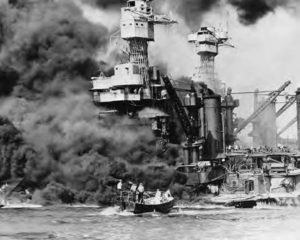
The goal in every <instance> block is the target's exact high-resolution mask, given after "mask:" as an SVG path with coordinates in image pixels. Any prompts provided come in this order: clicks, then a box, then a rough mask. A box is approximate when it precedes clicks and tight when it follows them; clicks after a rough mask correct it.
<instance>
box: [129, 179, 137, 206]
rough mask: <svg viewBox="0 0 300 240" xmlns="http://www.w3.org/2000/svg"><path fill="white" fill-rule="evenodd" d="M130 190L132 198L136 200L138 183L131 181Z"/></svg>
mask: <svg viewBox="0 0 300 240" xmlns="http://www.w3.org/2000/svg"><path fill="white" fill-rule="evenodd" d="M130 191H131V192H132V200H133V202H136V191H137V185H136V184H135V183H131V187H130Z"/></svg>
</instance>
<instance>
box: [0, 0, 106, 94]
mask: <svg viewBox="0 0 300 240" xmlns="http://www.w3.org/2000/svg"><path fill="white" fill-rule="evenodd" d="M21 2H22V5H21V7H18V8H15V7H9V6H8V5H6V4H2V5H1V8H0V16H1V29H2V32H3V35H2V45H1V56H0V73H2V75H4V78H1V80H0V81H1V86H4V88H1V90H2V89H4V90H5V91H4V92H3V94H7V92H8V91H9V90H13V92H14V95H17V96H22V97H24V96H25V97H27V98H28V97H30V98H32V97H33V96H35V97H37V96H38V97H47V96H48V95H53V94H60V93H62V92H63V91H64V90H66V89H68V90H70V91H72V92H76V91H80V90H81V91H82V90H84V89H85V90H86V89H88V87H89V86H88V82H87V81H82V80H83V79H88V78H89V77H90V76H91V74H93V73H94V72H95V70H96V68H97V63H96V62H95V61H94V60H93V57H94V55H95V49H98V48H100V47H101V46H104V44H105V42H106V36H107V31H106V29H105V28H104V27H102V26H96V25H93V24H91V23H90V22H88V21H87V20H85V19H84V18H83V16H82V13H81V11H80V9H78V8H77V7H76V6H75V5H74V4H73V3H72V2H71V1H60V2H56V1H55V2H54V1H37V2H34V1H33V2H32V1H31V2H28V3H27V2H26V1H18V4H17V6H20V5H19V4H21ZM26 4H29V5H30V8H29V7H28V5H26ZM11 75H13V76H11ZM7 76H8V77H9V79H10V80H7ZM10 76H11V77H10ZM12 86H13V88H12ZM1 90H0V92H1Z"/></svg>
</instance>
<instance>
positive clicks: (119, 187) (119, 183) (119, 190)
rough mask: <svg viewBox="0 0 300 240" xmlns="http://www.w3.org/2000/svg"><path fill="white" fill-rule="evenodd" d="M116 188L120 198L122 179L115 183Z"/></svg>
mask: <svg viewBox="0 0 300 240" xmlns="http://www.w3.org/2000/svg"><path fill="white" fill-rule="evenodd" d="M117 190H118V192H119V194H120V198H122V179H120V180H119V182H118V184H117Z"/></svg>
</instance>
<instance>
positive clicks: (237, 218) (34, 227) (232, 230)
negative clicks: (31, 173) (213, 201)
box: [0, 206, 300, 240]
mask: <svg viewBox="0 0 300 240" xmlns="http://www.w3.org/2000/svg"><path fill="white" fill-rule="evenodd" d="M299 238H300V208H296V207H287V208H286V207H269V206H266V207H265V206H260V207H257V208H255V209H234V208H220V207H211V206H193V208H189V209H187V208H184V207H183V208H181V209H175V210H174V211H173V212H172V213H170V214H167V215H162V214H158V213H149V214H144V215H138V216H137V215H133V214H131V213H119V212H118V211H117V209H116V208H112V207H111V208H104V209H99V208H96V207H49V208H44V207H42V208H28V209H24V208H22V209H20V208H19V209H17V208H6V209H0V239H1V240H19V239H22V240H23V239H24V240H45V239H59V240H83V239H91V240H96V239H97V240H102V239H107V240H119V239H122V240H135V239H157V240H171V239H180V240H185V239H186V240H192V239H201V240H202V239H239V240H241V239H253V240H254V239H272V240H276V239H280V240H282V239H284V240H288V239H299Z"/></svg>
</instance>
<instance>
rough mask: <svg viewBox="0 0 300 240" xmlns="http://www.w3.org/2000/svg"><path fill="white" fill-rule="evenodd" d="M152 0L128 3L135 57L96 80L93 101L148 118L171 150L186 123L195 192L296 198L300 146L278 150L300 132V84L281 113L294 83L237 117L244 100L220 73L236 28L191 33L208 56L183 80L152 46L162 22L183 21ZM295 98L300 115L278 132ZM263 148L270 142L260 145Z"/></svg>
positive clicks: (243, 198) (126, 27) (249, 202)
mask: <svg viewBox="0 0 300 240" xmlns="http://www.w3.org/2000/svg"><path fill="white" fill-rule="evenodd" d="M151 2H152V1H146V0H129V1H127V6H124V7H123V8H122V9H121V21H120V33H121V36H120V37H121V39H123V41H124V42H125V43H126V44H127V48H126V49H125V51H124V52H126V55H127V59H128V62H126V63H122V64H119V65H116V66H115V67H114V74H113V75H112V76H109V77H107V76H105V75H104V74H103V73H100V76H98V77H93V78H92V81H91V83H92V88H91V93H92V99H93V101H94V103H95V105H97V106H99V107H101V111H100V110H99V117H100V118H101V117H105V116H106V115H107V114H117V115H128V116H129V117H130V118H137V119H140V120H142V119H147V120H148V122H149V127H151V128H152V130H153V132H154V133H155V136H156V137H157V141H158V143H159V145H161V146H162V148H163V149H166V148H167V147H168V143H172V141H173V138H172V135H174V132H173V131H174V127H173V128H172V124H173V125H174V124H175V125H176V124H177V125H178V123H180V127H181V132H182V134H183V135H184V137H185V139H186V141H185V142H182V143H181V145H182V148H183V152H184V162H182V163H178V164H177V166H176V171H178V172H179V173H181V174H184V175H185V176H186V178H187V181H186V184H185V185H186V186H187V187H189V188H191V189H192V191H193V192H194V193H196V194H199V193H200V192H202V193H203V192H205V193H210V194H213V195H216V196H213V197H209V198H208V197H205V198H206V201H207V202H209V203H215V204H224V205H226V206H232V205H233V206H236V207H253V206H255V205H256V204H257V203H258V202H267V203H277V204H281V205H283V204H285V203H286V202H288V201H289V199H292V200H291V202H292V203H294V204H295V202H296V200H297V199H298V195H299V193H298V189H299V186H300V185H299V183H300V169H299V168H298V167H299V163H298V160H299V157H298V156H297V152H296V151H294V152H290V153H286V152H285V151H279V152H276V151H277V150H278V149H277V145H278V144H279V141H280V135H281V134H282V133H283V132H284V131H285V130H286V129H288V128H289V127H290V126H291V125H292V124H294V123H295V122H298V139H299V138H300V125H299V122H300V90H299V89H298V90H297V92H296V95H293V96H292V97H291V98H290V99H287V102H286V104H285V105H284V106H283V107H282V108H281V109H279V110H278V111H277V112H276V108H275V102H276V99H277V98H278V97H279V96H280V94H281V93H282V92H283V91H284V90H285V89H286V88H287V87H288V86H289V85H290V83H291V82H290V81H287V82H285V83H284V84H283V85H282V86H281V87H280V88H279V89H277V90H274V91H271V92H269V94H268V97H267V98H266V99H258V98H259V97H258V95H259V90H256V91H255V92H254V100H255V103H254V108H255V109H254V112H253V113H252V114H250V116H249V117H248V118H247V119H242V120H240V119H238V118H236V117H235V114H234V109H235V108H237V107H239V100H238V99H234V98H233V96H232V92H233V89H232V88H230V87H229V88H228V89H227V91H226V90H225V89H224V86H222V84H221V81H220V80H219V79H218V78H217V76H216V73H215V58H216V57H217V55H218V54H219V48H220V47H222V46H232V44H231V43H230V42H229V37H228V32H226V31H224V30H220V29H215V28H214V27H210V26H201V27H200V28H199V30H198V31H196V32H194V33H191V34H190V35H189V36H188V37H187V41H188V42H189V43H190V44H191V45H193V46H194V49H195V54H197V55H198V56H199V58H200V59H199V65H198V66H196V67H195V70H194V74H193V76H192V77H191V78H190V79H189V80H186V81H185V82H184V83H182V81H177V80H176V79H172V78H171V77H170V76H169V75H168V73H162V72H161V71H160V70H159V67H158V66H151V65H150V64H149V59H148V45H149V43H151V42H153V41H154V40H155V27H154V26H155V25H157V24H161V25H172V24H177V22H176V20H173V19H171V18H169V17H168V16H165V15H156V14H155V13H154V12H153V8H152V6H151ZM295 102H296V105H297V110H298V111H297V117H296V118H295V119H293V120H292V121H291V122H290V123H288V125H287V126H286V127H285V128H283V129H282V130H281V131H280V132H279V133H277V128H276V118H277V117H279V116H280V115H282V114H283V113H284V112H285V111H286V110H287V109H288V108H289V107H290V106H292V105H293V103H295ZM103 109H105V110H103ZM145 109H147V110H146V111H145ZM145 112H146V114H145ZM142 113H143V114H142ZM270 113H271V114H270ZM266 115H268V117H267V119H268V120H267V123H266V122H265V121H266V120H265V119H266ZM270 116H271V117H270ZM271 118H272V119H271ZM249 124H252V125H253V131H252V132H251V133H250V134H249V135H250V136H251V137H252V138H253V146H248V149H247V148H245V149H240V148H237V147H236V144H237V141H238V137H239V136H238V134H239V133H240V132H242V131H243V130H244V129H245V128H246V127H247V126H248V125H249ZM260 146H268V147H264V148H263V149H264V150H263V151H260V150H261V147H260ZM253 149H255V150H253ZM257 149H260V150H258V151H256V150H257ZM275 152H276V153H275ZM207 195H209V194H207ZM283 199H285V200H286V201H285V200H283ZM297 201H298V200H297Z"/></svg>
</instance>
